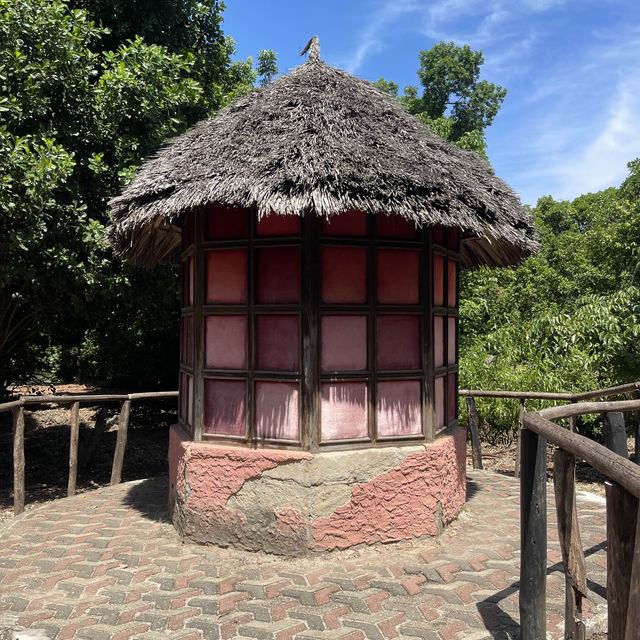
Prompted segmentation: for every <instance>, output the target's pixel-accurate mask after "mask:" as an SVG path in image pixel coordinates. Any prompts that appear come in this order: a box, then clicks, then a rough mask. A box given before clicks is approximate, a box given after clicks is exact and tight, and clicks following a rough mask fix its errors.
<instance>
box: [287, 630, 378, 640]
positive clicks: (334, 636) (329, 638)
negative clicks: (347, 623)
mask: <svg viewBox="0 0 640 640" xmlns="http://www.w3.org/2000/svg"><path fill="white" fill-rule="evenodd" d="M364 637H365V636H364V633H362V631H358V630H356V629H331V630H329V631H318V630H316V629H309V630H308V631H303V632H302V633H297V634H296V635H295V636H294V637H293V638H294V640H364Z"/></svg>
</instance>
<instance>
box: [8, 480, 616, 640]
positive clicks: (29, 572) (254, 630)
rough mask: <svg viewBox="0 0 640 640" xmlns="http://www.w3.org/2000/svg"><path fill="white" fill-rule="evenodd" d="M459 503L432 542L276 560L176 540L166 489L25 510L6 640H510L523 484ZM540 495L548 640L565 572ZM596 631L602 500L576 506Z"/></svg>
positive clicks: (134, 485)
mask: <svg viewBox="0 0 640 640" xmlns="http://www.w3.org/2000/svg"><path fill="white" fill-rule="evenodd" d="M468 476H469V477H468V486H467V491H468V502H467V506H466V507H465V510H464V512H463V513H462V514H461V515H460V517H459V518H458V520H456V521H455V522H454V523H452V524H451V525H449V526H448V527H447V528H446V529H445V531H444V532H443V533H442V534H441V535H440V536H439V537H438V538H435V539H432V538H429V539H420V540H414V541H410V542H399V543H395V544H389V545H384V546H377V547H368V548H362V549H361V548H358V549H355V550H349V551H341V552H334V553H331V554H326V555H323V556H317V557H311V558H301V559H300V558H282V557H275V556H268V555H266V554H260V553H251V552H241V551H237V550H229V549H217V548H214V547H199V546H195V545H191V544H183V543H181V542H180V540H179V539H178V538H177V536H176V534H175V532H174V530H173V528H172V526H171V524H170V523H169V522H168V521H167V519H166V509H165V503H166V495H167V486H166V479H152V480H144V481H139V482H131V483H127V484H122V485H119V486H116V487H109V488H106V489H100V490H97V491H95V492H93V493H88V494H84V495H80V496H76V497H73V498H65V499H62V500H57V501H55V502H52V503H50V504H47V505H45V506H43V507H40V508H37V509H34V510H32V511H29V512H27V513H25V514H23V515H22V516H20V517H19V518H16V519H14V520H12V521H10V522H9V523H6V524H5V525H3V526H2V527H1V528H0V640H9V639H13V640H18V639H19V640H27V639H34V640H35V639H38V640H43V639H54V638H55V639H56V640H67V639H68V638H85V639H88V640H103V639H104V640H106V639H110V638H113V639H116V640H125V639H128V638H140V639H145V640H156V639H165V638H175V639H178V638H179V639H182V640H187V639H188V640H191V639H193V640H196V639H198V638H212V639H218V638H261V639H274V640H289V639H291V638H294V639H300V640H303V639H313V638H318V639H321V638H326V639H327V640H332V639H340V640H360V639H364V638H368V639H372V640H380V639H382V638H393V637H405V638H407V637H411V638H426V639H427V640H462V639H464V640H482V639H485V638H487V639H488V638H501V639H504V640H507V639H508V638H518V637H519V635H520V634H519V629H518V572H519V524H518V523H519V504H518V503H519V488H518V484H517V482H516V481H514V480H513V479H512V478H509V477H506V476H502V475H499V474H497V473H492V472H486V471H485V472H482V471H470V472H469V474H468ZM552 495H553V491H552V489H551V485H549V503H550V504H549V507H550V518H549V563H548V565H549V567H548V580H547V618H548V631H549V634H548V636H549V637H550V638H559V637H561V631H562V622H561V620H562V617H561V613H562V609H563V606H564V595H563V591H564V576H563V574H562V573H561V572H560V568H561V564H560V563H561V556H560V552H559V548H558V544H557V533H556V528H555V514H554V511H555V509H554V507H553V500H552ZM578 505H579V513H580V524H581V527H582V531H581V532H582V542H583V547H584V549H585V553H586V555H587V573H588V576H589V588H590V590H591V591H590V597H589V599H588V600H587V601H586V602H585V603H584V609H585V612H586V617H587V618H588V619H589V620H588V624H589V627H590V630H591V631H597V630H602V626H601V625H602V622H603V615H604V610H605V607H606V605H605V601H604V599H603V596H604V595H605V585H606V579H605V567H606V551H605V548H604V533H605V515H604V513H605V509H604V502H603V500H601V499H599V498H597V497H595V496H592V497H590V498H589V497H588V494H587V495H585V496H581V497H579V502H578Z"/></svg>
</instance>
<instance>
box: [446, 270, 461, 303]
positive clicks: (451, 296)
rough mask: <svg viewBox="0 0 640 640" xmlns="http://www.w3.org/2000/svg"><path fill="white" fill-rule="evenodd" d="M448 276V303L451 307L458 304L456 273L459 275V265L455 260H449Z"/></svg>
mask: <svg viewBox="0 0 640 640" xmlns="http://www.w3.org/2000/svg"><path fill="white" fill-rule="evenodd" d="M448 266H449V268H448V270H447V273H448V277H449V286H448V289H447V299H448V303H447V304H448V305H449V306H450V307H455V306H456V280H457V278H456V275H457V271H458V265H457V264H456V263H455V262H454V261H453V260H449V261H448Z"/></svg>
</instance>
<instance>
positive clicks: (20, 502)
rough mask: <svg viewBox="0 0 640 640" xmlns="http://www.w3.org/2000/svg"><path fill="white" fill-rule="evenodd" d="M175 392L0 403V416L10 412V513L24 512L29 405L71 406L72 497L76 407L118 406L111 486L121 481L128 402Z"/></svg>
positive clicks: (69, 489) (77, 427)
mask: <svg viewBox="0 0 640 640" xmlns="http://www.w3.org/2000/svg"><path fill="white" fill-rule="evenodd" d="M177 397H178V392H177V391H153V392H147V393H129V394H102V395H84V394H83V395H68V396H53V395H51V396H44V395H43V396H22V397H21V398H20V399H19V400H15V401H13V402H5V403H4V404H0V413H2V412H4V411H12V412H13V512H14V514H15V515H18V514H20V513H22V512H23V511H24V495H25V482H24V476H25V472H24V466H25V460H24V413H25V408H26V407H29V406H33V405H43V404H58V405H71V409H70V424H71V434H70V438H69V481H68V483H67V495H69V496H72V495H74V494H75V492H76V480H77V476H78V439H79V435H80V405H81V404H88V405H95V404H103V403H110V402H119V403H120V416H119V418H118V435H117V439H116V447H115V450H114V453H113V464H112V466H111V484H119V483H120V481H121V479H122V463H123V461H124V452H125V448H126V446H127V431H128V428H129V414H130V412H131V403H132V402H133V401H135V400H161V399H166V398H177Z"/></svg>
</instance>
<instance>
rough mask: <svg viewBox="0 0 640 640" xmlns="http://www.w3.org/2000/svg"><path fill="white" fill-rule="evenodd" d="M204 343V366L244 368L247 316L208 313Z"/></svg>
mask: <svg viewBox="0 0 640 640" xmlns="http://www.w3.org/2000/svg"><path fill="white" fill-rule="evenodd" d="M205 344H206V349H205V367H207V368H213V369H246V368H247V317H246V316H235V315H234V316H232V315H208V316H207V317H206V330H205Z"/></svg>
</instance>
